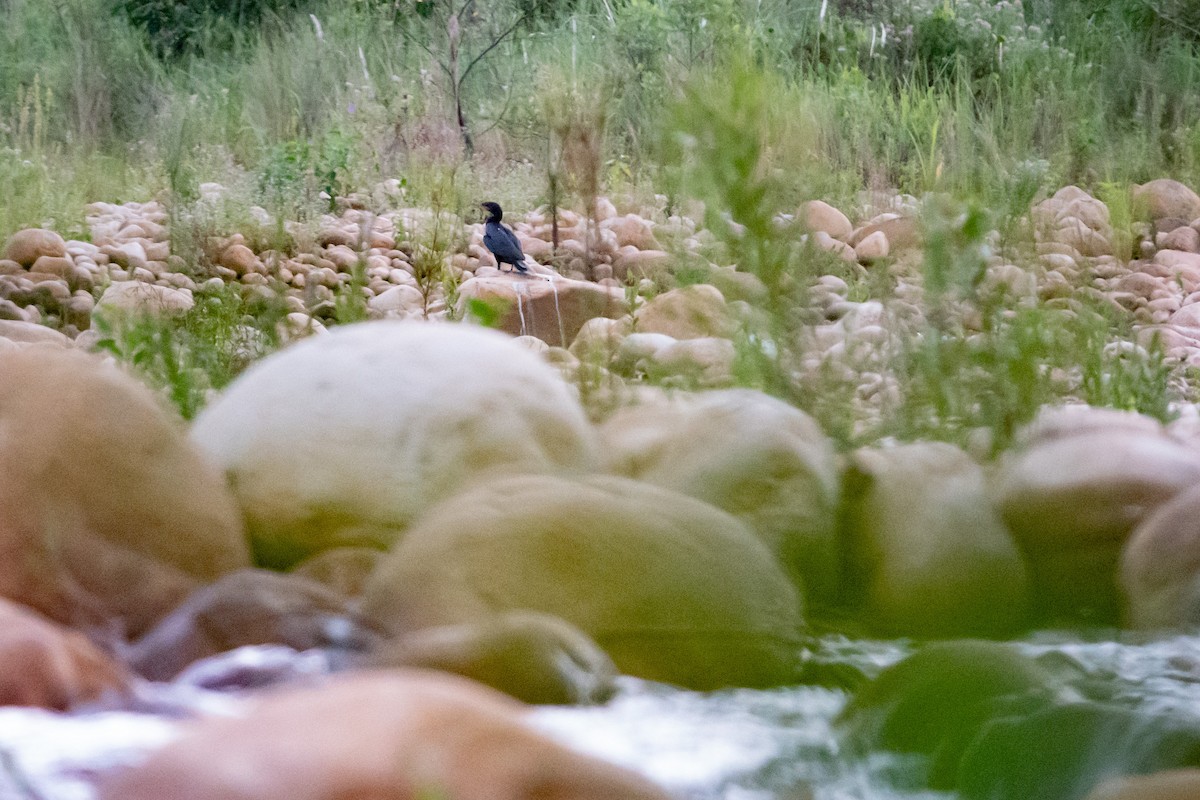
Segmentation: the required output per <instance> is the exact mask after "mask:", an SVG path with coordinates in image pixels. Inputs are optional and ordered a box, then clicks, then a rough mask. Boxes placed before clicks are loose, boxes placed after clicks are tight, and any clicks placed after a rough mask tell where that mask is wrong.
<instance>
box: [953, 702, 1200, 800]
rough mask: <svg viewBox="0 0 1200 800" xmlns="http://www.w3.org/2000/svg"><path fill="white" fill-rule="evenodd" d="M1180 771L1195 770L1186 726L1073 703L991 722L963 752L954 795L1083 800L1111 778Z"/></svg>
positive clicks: (1195, 735) (1165, 717)
mask: <svg viewBox="0 0 1200 800" xmlns="http://www.w3.org/2000/svg"><path fill="white" fill-rule="evenodd" d="M1182 767H1200V724H1197V723H1196V722H1195V721H1194V720H1193V719H1189V718H1188V717H1187V716H1186V715H1184V714H1171V713H1157V712H1155V711H1151V710H1148V709H1147V710H1143V709H1131V708H1126V707H1123V706H1117V705H1110V704H1108V703H1092V702H1073V703H1063V704H1055V705H1051V706H1049V707H1048V708H1045V709H1042V710H1040V711H1037V712H1036V713H1032V714H1026V713H1022V714H1013V715H1011V716H1008V717H1001V718H998V719H995V720H993V721H992V722H991V723H990V724H988V725H987V726H985V727H984V728H983V729H982V730H981V731H980V734H979V735H978V736H977V737H976V738H975V740H974V741H973V742H972V743H971V746H970V747H968V748H967V750H966V751H965V752H964V753H963V757H962V761H961V764H960V766H959V778H958V785H957V788H958V792H959V796H960V797H962V798H964V800H1028V798H1031V797H1046V798H1050V797H1053V798H1056V800H1083V798H1084V797H1086V796H1087V795H1088V793H1089V792H1090V791H1091V790H1092V789H1093V788H1095V787H1097V786H1098V785H1099V784H1101V783H1102V782H1104V781H1105V780H1106V779H1108V778H1111V777H1113V776H1116V775H1136V774H1139V773H1149V772H1159V771H1163V770H1174V769H1178V768H1182ZM1138 797H1139V800H1149V798H1150V797H1152V795H1138ZM1189 797H1195V795H1189Z"/></svg>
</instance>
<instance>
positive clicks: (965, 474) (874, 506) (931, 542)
mask: <svg viewBox="0 0 1200 800" xmlns="http://www.w3.org/2000/svg"><path fill="white" fill-rule="evenodd" d="M843 494H844V496H843V500H842V502H843V505H844V507H843V513H842V519H843V530H842V537H843V539H844V542H843V552H844V553H845V554H846V556H847V559H846V560H847V564H846V567H847V570H846V574H847V577H848V581H849V582H848V585H847V586H846V587H845V589H846V594H847V596H848V597H847V599H848V600H849V601H850V604H851V605H854V606H857V607H859V608H860V609H861V611H862V613H863V615H864V617H865V619H866V620H868V621H869V622H870V624H871V625H872V626H874V627H875V628H876V629H878V630H880V631H881V632H884V633H888V634H891V635H906V636H920V637H943V636H962V635H1002V634H1007V633H1012V632H1013V631H1015V630H1016V629H1017V628H1019V627H1020V625H1021V623H1022V622H1023V621H1024V620H1025V616H1026V614H1027V611H1028V606H1029V586H1028V578H1027V575H1026V570H1025V565H1024V563H1023V561H1022V560H1021V554H1020V553H1019V552H1018V551H1017V547H1016V545H1015V544H1014V543H1013V541H1012V538H1011V537H1010V536H1009V533H1008V530H1007V529H1006V528H1005V527H1004V523H1003V522H1002V521H1001V520H1000V517H999V515H998V514H997V513H996V512H995V510H994V509H993V508H992V506H991V504H990V503H989V502H988V498H987V495H986V493H985V482H984V473H983V469H982V468H981V467H980V466H979V465H978V464H976V463H975V461H974V460H973V459H972V458H971V457H970V456H969V455H967V454H966V453H965V452H963V451H962V450H960V449H959V448H957V447H955V446H954V445H951V444H946V443H944V442H919V443H916V444H909V445H902V446H898V447H892V448H883V449H865V448H864V449H862V450H858V451H856V452H855V453H854V454H853V455H852V456H851V457H850V464H849V466H848V468H847V470H846V473H845V476H844V478H843Z"/></svg>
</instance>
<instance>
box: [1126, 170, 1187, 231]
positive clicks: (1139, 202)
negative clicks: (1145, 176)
mask: <svg viewBox="0 0 1200 800" xmlns="http://www.w3.org/2000/svg"><path fill="white" fill-rule="evenodd" d="M1133 207H1134V212H1135V213H1136V214H1137V216H1138V218H1140V219H1146V220H1150V221H1154V220H1160V219H1178V220H1182V221H1183V224H1185V225H1186V224H1188V223H1190V222H1191V221H1192V220H1194V219H1196V218H1197V217H1200V195H1197V194H1196V193H1195V192H1194V191H1192V190H1191V189H1190V188H1189V187H1187V186H1185V185H1183V184H1182V183H1180V182H1179V181H1175V180H1171V179H1170V178H1159V179H1158V180H1153V181H1149V182H1147V183H1143V184H1142V185H1141V186H1135V187H1134V188H1133Z"/></svg>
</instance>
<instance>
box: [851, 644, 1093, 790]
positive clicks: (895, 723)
mask: <svg viewBox="0 0 1200 800" xmlns="http://www.w3.org/2000/svg"><path fill="white" fill-rule="evenodd" d="M1071 677H1077V676H1073V675H1071V674H1069V673H1068V674H1066V675H1064V674H1063V673H1062V672H1061V671H1056V670H1054V669H1050V668H1048V667H1046V666H1043V665H1042V664H1040V663H1038V661H1036V660H1035V659H1033V658H1030V657H1028V656H1025V655H1023V654H1022V653H1020V652H1019V651H1018V650H1017V649H1016V648H1015V647H1014V646H1013V645H1011V644H1004V643H1000V642H985V641H972V640H963V641H954V642H937V643H935V644H930V645H927V646H925V647H923V648H921V649H920V650H918V651H917V652H916V653H914V654H913V655H911V656H909V657H907V658H905V659H904V660H902V661H900V662H898V663H896V664H893V665H892V666H890V667H888V668H887V669H885V670H884V671H883V672H881V673H880V674H879V676H878V677H876V678H875V680H874V681H872V682H871V683H869V684H868V685H867V686H865V687H864V688H863V689H861V690H860V691H859V692H858V693H857V694H856V695H855V696H854V698H853V699H852V700H851V701H850V703H849V704H848V705H847V706H846V708H845V710H844V711H843V712H842V714H841V715H840V717H839V719H838V726H839V728H840V729H841V730H842V731H843V732H844V733H845V734H846V735H847V736H848V738H849V742H850V744H851V745H852V746H853V747H854V748H855V750H856V751H858V750H862V751H864V752H865V751H868V750H874V749H879V748H882V749H885V750H892V751H895V752H900V753H921V754H924V755H926V756H928V757H929V759H930V767H929V775H928V782H929V785H930V787H931V788H934V789H939V790H948V789H951V788H953V787H954V786H955V784H956V783H957V782H958V779H959V768H960V764H961V761H962V759H963V755H964V753H966V751H967V750H968V749H969V748H970V746H971V744H972V743H973V742H974V741H975V740H976V738H977V737H978V735H979V733H980V731H982V730H983V729H984V728H985V727H986V726H987V725H988V724H989V722H990V721H992V720H993V719H998V718H1003V717H1005V716H1009V715H1012V714H1027V713H1030V712H1031V711H1036V710H1040V709H1042V708H1045V707H1047V706H1049V705H1050V704H1052V703H1053V702H1054V701H1055V700H1056V699H1058V698H1060V697H1073V696H1074V695H1073V694H1072V693H1071V692H1072V690H1070V689H1069V688H1068V682H1067V680H1066V679H1068V678H1071Z"/></svg>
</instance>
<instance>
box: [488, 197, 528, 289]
mask: <svg viewBox="0 0 1200 800" xmlns="http://www.w3.org/2000/svg"><path fill="white" fill-rule="evenodd" d="M480 205H481V207H482V208H483V209H484V210H485V211H487V212H488V218H487V224H486V225H485V226H484V234H483V246H484V247H486V248H487V249H488V250H490V251H491V253H492V255H494V256H495V257H496V267H497V269H499V268H500V265H501V264H511V265H512V266H513V268H515V269H516V270H517V272H523V273H527V272H529V267H527V266H525V253H524V252H523V251H522V250H521V243H520V242H519V241H517V235H516V234H515V233H513V232H512V231H511V230H510V229H509V227H508V226H507V225H501V224H500V220H502V219H503V218H504V211H503V210H502V209H501V208H500V205H499V204H498V203H492V202H488V203H481V204H480Z"/></svg>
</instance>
